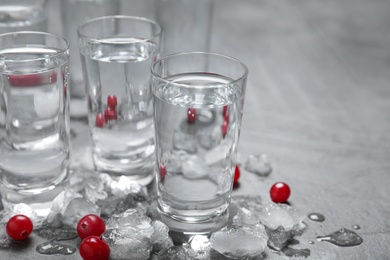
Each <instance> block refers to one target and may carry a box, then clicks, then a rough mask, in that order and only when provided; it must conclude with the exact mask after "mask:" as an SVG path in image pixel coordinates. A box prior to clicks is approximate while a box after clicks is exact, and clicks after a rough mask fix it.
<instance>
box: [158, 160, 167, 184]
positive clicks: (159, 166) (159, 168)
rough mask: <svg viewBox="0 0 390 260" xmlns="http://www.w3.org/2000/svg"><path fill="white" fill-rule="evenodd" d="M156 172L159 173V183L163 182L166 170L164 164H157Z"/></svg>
mask: <svg viewBox="0 0 390 260" xmlns="http://www.w3.org/2000/svg"><path fill="white" fill-rule="evenodd" d="M158 171H159V173H160V177H161V181H162V182H163V181H164V180H165V176H166V175H167V168H165V166H164V164H162V163H161V162H160V163H159V164H158Z"/></svg>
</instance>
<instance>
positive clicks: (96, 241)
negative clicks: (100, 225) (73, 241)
mask: <svg viewBox="0 0 390 260" xmlns="http://www.w3.org/2000/svg"><path fill="white" fill-rule="evenodd" d="M80 255H81V257H82V258H83V259H84V260H108V258H109V257H110V247H109V246H108V244H107V242H106V241H104V240H102V239H101V238H100V237H98V236H89V237H86V238H84V240H83V241H82V242H81V244H80Z"/></svg>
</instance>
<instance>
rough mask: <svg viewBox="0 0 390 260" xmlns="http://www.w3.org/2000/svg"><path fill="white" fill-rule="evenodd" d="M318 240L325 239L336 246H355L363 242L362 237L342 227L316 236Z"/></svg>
mask: <svg viewBox="0 0 390 260" xmlns="http://www.w3.org/2000/svg"><path fill="white" fill-rule="evenodd" d="M317 240H318V241H327V242H330V243H332V244H335V245H337V246H345V247H347V246H357V245H360V244H361V243H363V239H362V238H361V237H359V236H358V234H356V233H355V232H353V231H351V230H349V229H346V228H342V229H340V230H338V231H336V232H334V233H332V234H330V235H328V236H323V237H317Z"/></svg>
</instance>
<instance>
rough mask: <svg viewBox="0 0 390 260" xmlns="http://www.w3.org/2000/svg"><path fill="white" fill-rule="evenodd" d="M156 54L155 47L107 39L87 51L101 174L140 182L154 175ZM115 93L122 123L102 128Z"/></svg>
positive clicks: (85, 58)
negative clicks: (101, 119)
mask: <svg viewBox="0 0 390 260" xmlns="http://www.w3.org/2000/svg"><path fill="white" fill-rule="evenodd" d="M131 41H133V42H132V43H129V42H131ZM156 52H157V47H156V45H155V44H153V43H150V42H139V39H132V38H130V39H129V38H125V39H123V38H112V39H103V40H101V41H100V42H99V43H90V45H88V47H87V48H83V49H82V65H83V67H84V69H85V71H86V75H85V78H86V81H87V88H88V94H89V124H90V129H91V133H92V140H93V148H94V160H95V165H96V167H97V168H98V169H99V170H102V171H105V172H109V173H113V174H126V175H127V176H129V177H134V178H143V177H145V176H146V175H150V173H151V172H152V167H153V159H152V158H153V154H154V128H153V118H152V114H153V103H152V95H151V90H150V66H151V63H152V62H153V60H154V59H156ZM109 95H115V96H116V97H117V101H118V104H117V107H116V111H117V119H116V120H111V121H109V122H106V124H105V126H104V127H96V121H95V120H96V116H97V114H98V113H101V114H104V111H105V110H106V109H107V106H108V105H107V97H108V96H109Z"/></svg>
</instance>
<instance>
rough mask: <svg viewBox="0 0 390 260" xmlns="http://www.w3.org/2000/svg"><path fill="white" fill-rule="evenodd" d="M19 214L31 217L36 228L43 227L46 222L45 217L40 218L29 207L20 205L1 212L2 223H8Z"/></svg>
mask: <svg viewBox="0 0 390 260" xmlns="http://www.w3.org/2000/svg"><path fill="white" fill-rule="evenodd" d="M19 214H21V215H25V216H27V217H29V218H30V219H31V221H32V222H33V225H34V228H39V227H41V226H42V225H43V222H44V221H45V217H42V216H39V215H38V214H37V213H36V212H35V211H34V210H33V209H32V208H31V207H30V206H29V205H27V204H24V203H19V204H15V205H12V207H10V208H7V209H4V210H3V211H2V212H1V215H0V217H1V223H7V222H8V220H9V219H10V218H11V217H13V216H15V215H19Z"/></svg>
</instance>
